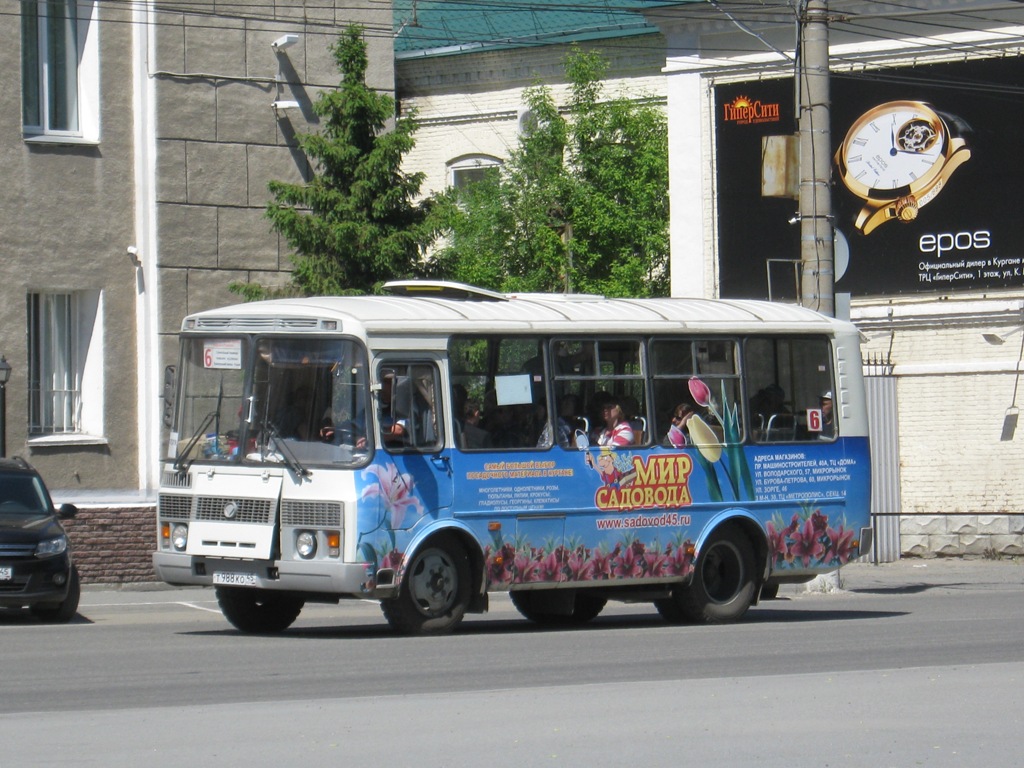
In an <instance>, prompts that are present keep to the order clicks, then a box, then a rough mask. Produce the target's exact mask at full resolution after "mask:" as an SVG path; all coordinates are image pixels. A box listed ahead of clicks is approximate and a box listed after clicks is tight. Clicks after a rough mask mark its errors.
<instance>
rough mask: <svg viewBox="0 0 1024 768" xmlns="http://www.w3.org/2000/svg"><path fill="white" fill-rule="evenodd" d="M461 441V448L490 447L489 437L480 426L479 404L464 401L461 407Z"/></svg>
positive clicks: (474, 401) (473, 401)
mask: <svg viewBox="0 0 1024 768" xmlns="http://www.w3.org/2000/svg"><path fill="white" fill-rule="evenodd" d="M461 430H462V431H461V440H460V444H461V446H462V447H463V448H469V449H480V448H490V447H491V436H490V435H489V434H487V431H486V430H484V429H483V428H481V426H480V403H478V402H477V401H476V400H466V402H465V403H463V405H462V422H461Z"/></svg>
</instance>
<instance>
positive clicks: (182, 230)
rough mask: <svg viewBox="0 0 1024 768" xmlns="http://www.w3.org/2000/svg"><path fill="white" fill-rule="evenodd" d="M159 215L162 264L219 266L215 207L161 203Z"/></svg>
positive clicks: (166, 265) (169, 265)
mask: <svg viewBox="0 0 1024 768" xmlns="http://www.w3.org/2000/svg"><path fill="white" fill-rule="evenodd" d="M159 216H160V219H159V222H158V233H157V236H158V238H159V240H160V266H161V267H203V268H206V269H213V268H214V267H216V266H217V209H216V208H213V207H203V206H198V205H161V206H160V213H159ZM162 279H163V276H162V275H161V281H162ZM179 320H180V318H179Z"/></svg>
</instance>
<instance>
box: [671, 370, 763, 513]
mask: <svg viewBox="0 0 1024 768" xmlns="http://www.w3.org/2000/svg"><path fill="white" fill-rule="evenodd" d="M687 386H688V387H689V390H690V396H691V397H693V399H694V402H696V403H697V405H699V406H700V407H702V408H707V409H708V412H709V413H710V414H711V415H712V416H713V417H714V418H715V419H716V420H717V421H718V423H719V425H721V428H722V435H723V437H724V443H723V441H722V440H719V438H718V435H716V434H715V432H714V431H713V430H712V429H711V428H710V427H709V426H708V425H707V423H706V422H704V421H703V420H701V419H700V418H699V417H698V416H692V417H691V418H690V420H689V422H688V423H687V429H688V430H689V432H690V437H691V438H692V439H693V441H694V444H695V445H696V446H697V449H698V450H699V452H700V455H701V459H702V461H701V462H699V463H701V464H702V466H704V471H705V473H709V478H708V479H709V485H710V486H712V493H714V492H715V487H717V486H718V480H717V477H715V479H714V483H711V477H710V475H712V474H714V472H715V467H714V465H715V464H717V463H718V462H719V461H720V460H721V458H722V454H723V451H724V453H725V455H726V457H727V459H728V462H721V464H720V466H721V467H722V469H723V470H724V471H725V474H726V476H727V477H728V478H729V485H730V486H732V492H733V495H734V496H735V497H736V498H737V499H739V498H740V494H741V490H742V491H743V492H745V493H746V496H747V498H750V499H753V498H754V483H753V478H752V477H751V476H750V469H749V467H748V466H747V462H746V457H745V455H744V453H743V446H742V445H741V444H740V420H739V407H738V406H737V405H735V404H734V405H732V406H730V405H729V398H728V393H727V391H726V383H725V381H724V380H723V381H722V400H721V402H722V406H723V410H724V411H725V417H724V418H723V417H722V414H721V413H720V412H719V410H718V408H717V406H716V404H715V399H714V397H712V395H711V388H710V387H709V386H708V385H707V384H705V383H704V382H703V381H701V380H700V379H698V378H697V377H695V376H694V377H691V378H690V380H689V381H688V382H687ZM727 463H728V464H729V465H731V467H732V471H730V467H729V466H726V464H727ZM736 473H739V474H738V477H737V475H736Z"/></svg>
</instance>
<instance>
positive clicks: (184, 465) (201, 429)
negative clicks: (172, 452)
mask: <svg viewBox="0 0 1024 768" xmlns="http://www.w3.org/2000/svg"><path fill="white" fill-rule="evenodd" d="M219 415H220V411H219V410H217V411H210V412H209V413H208V414H206V416H205V417H203V420H202V421H201V422H200V424H199V426H198V427H197V428H196V431H195V432H194V433H193V435H192V438H191V439H190V440H189V441H188V443H187V444H186V445H185V448H184V450H181V451H178V454H177V455H176V456H175V457H174V471H175V472H178V473H179V474H185V473H186V472H188V468H189V467H191V466H192V462H193V461H195V458H191V459H189V458H188V455H189V454H190V453H192V449H193V448H195V447H196V443H198V442H199V438H200V437H202V436H203V435H205V434H206V430H207V428H208V427H209V426H210V425H211V424H212V423H213V420H214V419H215V418H217V417H218V416H219Z"/></svg>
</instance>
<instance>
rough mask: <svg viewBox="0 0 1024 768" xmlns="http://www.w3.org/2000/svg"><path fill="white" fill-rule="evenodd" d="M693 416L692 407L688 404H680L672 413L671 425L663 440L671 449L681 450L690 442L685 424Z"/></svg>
mask: <svg viewBox="0 0 1024 768" xmlns="http://www.w3.org/2000/svg"><path fill="white" fill-rule="evenodd" d="M693 414H694V410H693V406H691V405H690V404H689V403H680V404H679V405H677V406H676V408H675V410H674V411H672V425H671V426H670V427H669V428H668V434H667V435H665V440H666V441H667V442H668V444H669V445H671V446H672V447H673V448H683V447H684V446H686V445H687V444H688V443H689V442H690V439H689V437H687V432H686V422H688V421H689V420H690V417H692V416H693Z"/></svg>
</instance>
